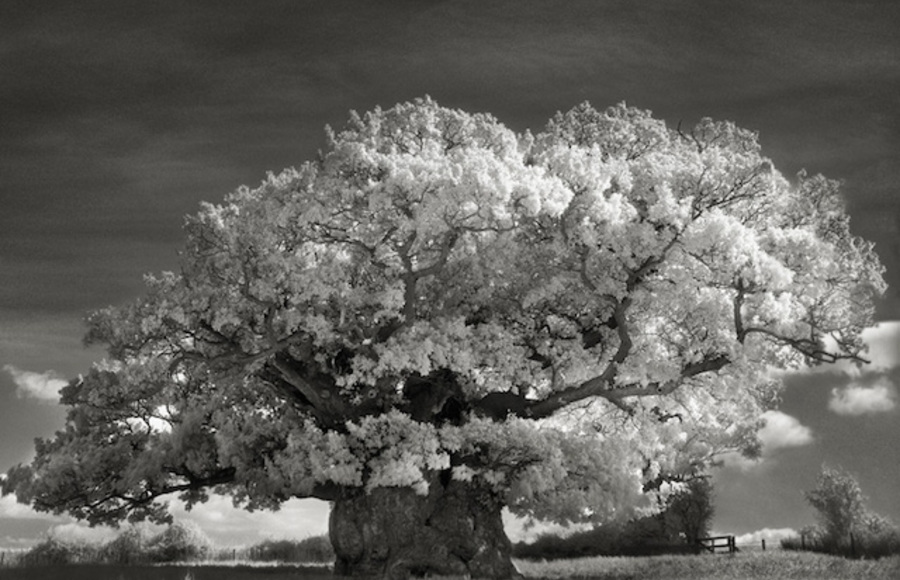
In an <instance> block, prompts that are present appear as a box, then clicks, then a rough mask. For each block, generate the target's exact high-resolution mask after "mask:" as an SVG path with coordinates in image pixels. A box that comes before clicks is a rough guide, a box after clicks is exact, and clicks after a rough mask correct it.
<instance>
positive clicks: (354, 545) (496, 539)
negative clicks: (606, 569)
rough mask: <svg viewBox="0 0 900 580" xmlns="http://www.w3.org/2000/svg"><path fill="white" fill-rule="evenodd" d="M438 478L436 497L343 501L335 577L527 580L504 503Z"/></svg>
mask: <svg viewBox="0 0 900 580" xmlns="http://www.w3.org/2000/svg"><path fill="white" fill-rule="evenodd" d="M435 479H436V480H435V481H433V482H432V484H431V486H430V489H429V493H428V495H417V494H416V493H415V491H414V490H412V489H410V488H378V489H375V490H373V491H372V492H371V493H368V494H367V493H360V494H358V495H355V496H353V497H349V498H345V499H339V500H336V501H335V502H334V503H333V505H332V508H331V519H330V522H329V535H330V536H331V543H332V544H333V546H334V551H335V554H336V556H337V558H336V561H335V567H334V573H335V575H341V576H354V577H369V578H389V579H391V580H395V579H396V580H402V579H405V578H409V577H410V576H425V575H454V576H465V575H468V576H469V577H471V578H496V579H501V578H504V579H505V578H514V577H519V574H518V572H517V571H516V568H515V566H513V564H512V561H511V559H510V558H511V555H512V545H511V544H510V541H509V539H508V538H507V537H506V532H505V531H504V529H503V521H502V518H501V510H502V507H503V505H502V503H501V501H500V500H499V498H498V497H496V496H495V495H494V494H492V493H490V492H488V491H485V490H482V489H478V488H477V487H474V486H472V485H469V484H467V483H464V482H458V481H449V482H446V483H442V482H441V481H438V480H437V478H435Z"/></svg>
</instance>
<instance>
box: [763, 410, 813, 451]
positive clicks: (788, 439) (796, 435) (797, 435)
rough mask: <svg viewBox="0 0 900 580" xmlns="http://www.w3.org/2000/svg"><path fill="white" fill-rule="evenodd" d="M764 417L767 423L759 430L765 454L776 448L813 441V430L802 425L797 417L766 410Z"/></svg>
mask: <svg viewBox="0 0 900 580" xmlns="http://www.w3.org/2000/svg"><path fill="white" fill-rule="evenodd" d="M762 418H763V420H764V421H765V422H766V424H765V426H764V427H763V428H762V429H760V430H759V440H760V441H761V442H762V446H763V455H764V456H765V455H766V454H767V453H770V452H772V451H774V450H776V449H781V448H783V447H800V446H802V445H808V444H810V443H812V441H813V434H812V430H811V429H810V428H809V427H807V426H805V425H802V424H801V423H800V421H798V420H797V418H796V417H792V416H791V415H788V414H787V413H782V412H781V411H766V412H765V413H763V416H762Z"/></svg>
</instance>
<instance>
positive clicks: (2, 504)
mask: <svg viewBox="0 0 900 580" xmlns="http://www.w3.org/2000/svg"><path fill="white" fill-rule="evenodd" d="M6 519H9V520H49V521H61V520H63V519H64V518H62V517H60V516H55V515H52V514H48V513H45V512H37V511H34V510H33V509H31V506H29V505H25V504H22V503H19V502H17V501H16V498H15V496H13V495H4V496H2V497H0V520H6Z"/></svg>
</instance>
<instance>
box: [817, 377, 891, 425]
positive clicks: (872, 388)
mask: <svg viewBox="0 0 900 580" xmlns="http://www.w3.org/2000/svg"><path fill="white" fill-rule="evenodd" d="M896 406H897V390H896V387H895V386H894V384H893V383H892V382H891V380H890V379H889V378H888V377H885V376H882V377H879V378H878V379H877V380H876V381H875V382H874V383H873V384H872V385H869V386H865V385H861V384H859V383H850V384H849V385H847V386H846V387H842V388H835V389H832V390H831V399H830V400H829V401H828V408H829V409H831V410H832V411H833V412H835V413H837V414H838V415H854V416H858V415H868V414H873V413H885V412H887V411H891V410H893V409H894V407H896Z"/></svg>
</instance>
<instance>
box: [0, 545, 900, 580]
mask: <svg viewBox="0 0 900 580" xmlns="http://www.w3.org/2000/svg"><path fill="white" fill-rule="evenodd" d="M515 563H516V566H517V568H518V569H519V571H520V572H521V573H522V574H523V575H524V576H525V578H526V579H527V580H532V579H533V580H539V579H547V580H591V579H594V580H898V579H900V556H893V557H891V558H882V559H880V560H847V559H844V558H840V557H837V556H829V555H825V554H814V553H810V552H790V551H780V550H770V551H768V552H753V553H742V554H736V555H733V556H730V555H700V556H642V557H602V556H601V557H594V558H579V559H573V560H554V561H551V562H532V561H525V560H516V561H515ZM336 578H337V577H334V576H332V575H331V574H330V571H329V570H328V569H327V568H323V567H315V566H296V565H294V566H292V565H281V566H277V565H276V566H272V565H264V566H259V565H255V566H250V565H246V564H245V565H242V564H240V563H234V564H231V565H227V566H223V565H221V564H203V565H196V564H195V565H189V566H185V565H178V564H168V565H156V566H148V565H143V566H117V565H108V564H107V565H103V564H81V565H77V564H76V565H67V566H34V567H25V568H0V580H289V579H290V580H298V579H303V580H335V579H336ZM433 580H436V579H433ZM459 580H461V579H459Z"/></svg>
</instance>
